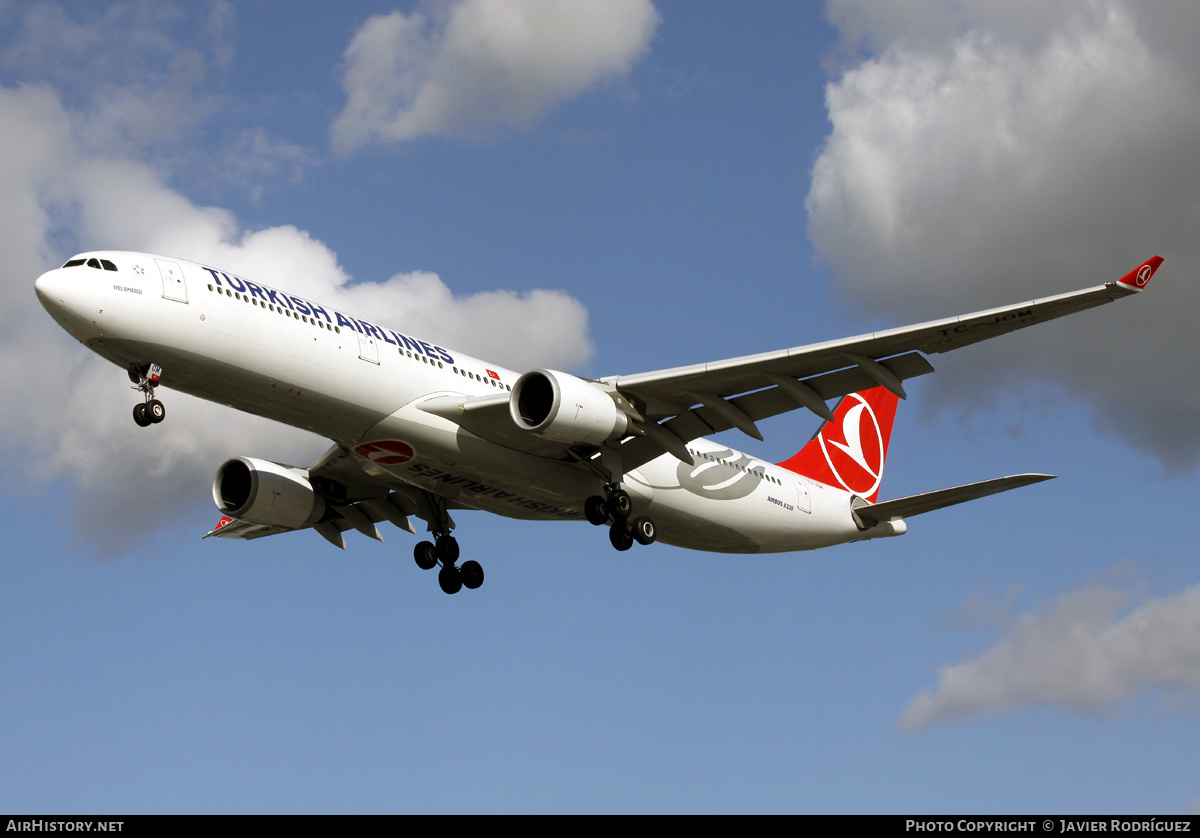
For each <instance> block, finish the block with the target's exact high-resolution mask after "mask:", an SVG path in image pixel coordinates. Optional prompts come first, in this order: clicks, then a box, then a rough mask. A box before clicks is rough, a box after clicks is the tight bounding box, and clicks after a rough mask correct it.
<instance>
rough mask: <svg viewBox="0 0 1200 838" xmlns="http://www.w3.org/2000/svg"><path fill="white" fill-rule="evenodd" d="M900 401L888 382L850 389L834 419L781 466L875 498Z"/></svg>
mask: <svg viewBox="0 0 1200 838" xmlns="http://www.w3.org/2000/svg"><path fill="white" fill-rule="evenodd" d="M898 402H899V399H898V398H897V397H896V395H895V394H894V393H891V392H889V391H888V390H885V389H884V388H883V387H873V388H871V389H870V390H864V391H862V392H861V393H851V394H850V395H848V396H846V397H845V398H844V399H842V400H841V401H840V402H839V403H838V406H837V409H836V410H835V411H834V412H833V421H832V422H826V423H825V424H823V425H821V428H820V430H818V431H817V433H816V435H815V436H813V438H812V439H810V440H809V441H808V444H807V445H805V446H804V448H802V449H801V450H800V452H799V453H797V454H796V455H795V456H794V457H792V458H791V459H789V460H784V461H783V462H782V463H779V465H780V466H782V467H783V468H786V469H789V470H790V471H794V472H796V473H797V474H803V475H804V476H805V477H810V478H812V479H813V480H819V481H820V482H822V483H825V484H827V485H829V486H836V487H837V488H839V489H845V490H846V491H847V492H852V493H853V494H856V495H858V496H859V497H861V498H864V499H866V500H868V501H870V502H871V503H874V502H875V499H876V498H877V497H879V484H880V482H881V481H882V480H883V466H884V463H885V462H886V461H887V450H888V441H889V440H890V439H891V438H892V423H893V421H895V418H896V404H897V403H898Z"/></svg>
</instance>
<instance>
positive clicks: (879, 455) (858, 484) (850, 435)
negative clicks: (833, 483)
mask: <svg viewBox="0 0 1200 838" xmlns="http://www.w3.org/2000/svg"><path fill="white" fill-rule="evenodd" d="M848 398H851V399H856V400H857V401H858V404H856V405H854V406H853V407H851V408H850V409H849V410H847V411H846V413H845V414H844V415H843V417H842V438H843V439H845V440H846V441H845V442H844V443H842V442H834V441H833V440H826V439H825V430H822V431H821V434H820V436H819V437H818V439H819V440H820V442H821V453H823V454H824V455H825V462H826V463H828V464H829V470H830V471H832V472H833V476H834V477H836V478H837V481H838V483H841V484H842V488H844V489H845V490H846V491H847V492H853V493H854V494H857V495H862V496H863V497H870V496H871V495H873V494H874V493H875V490H876V489H878V488H879V481H880V479H881V478H882V477H883V432H882V431H881V430H880V429H879V420H878V419H877V418H876V417H875V411H874V410H872V409H871V405H869V404H867V401H866V399H864V398H863V397H862V396H860V395H859V394H858V393H851V394H850V395H849V396H848ZM864 412H865V413H866V414H867V416H869V417H871V427H872V428H873V429H874V431H875V440H874V442H875V444H874V446H872V448H871V458H872V459H876V462H875V464H874V466H872V464H871V463H870V462H868V460H867V453H866V452H865V451H864V450H863V438H862V415H863V413H864ZM827 445H832V446H833V447H834V448H836V449H837V450H839V451H841V452H842V453H843V454H845V455H846V456H847V457H849V458H850V460H851V461H852V462H853V463H854V464H855V465H857V466H858V467H859V468H860V469H862V471H863V475H858V476H857V479H856V476H853V475H852V476H850V478H849V479H847V477H845V476H843V474H842V471H847V470H848V469H847V465H846V464H845V463H843V467H842V471H838V467H837V466H835V465H834V464H833V461H834V459H835V458H834V457H831V456H830V454H829V449H828V448H827V447H826V446H827ZM868 484H869V485H868Z"/></svg>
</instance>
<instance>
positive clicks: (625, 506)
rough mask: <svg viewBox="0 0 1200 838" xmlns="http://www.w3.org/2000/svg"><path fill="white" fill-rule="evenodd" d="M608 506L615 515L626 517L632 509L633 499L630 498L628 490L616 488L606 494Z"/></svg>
mask: <svg viewBox="0 0 1200 838" xmlns="http://www.w3.org/2000/svg"><path fill="white" fill-rule="evenodd" d="M608 508H609V510H610V511H611V512H612V513H613V514H614V515H616V516H618V517H620V518H628V517H629V513H630V512H632V511H633V501H632V500H630V498H629V493H628V492H626V491H625V490H624V489H617V490H616V491H615V492H613V493H612V494H611V495H609V496H608Z"/></svg>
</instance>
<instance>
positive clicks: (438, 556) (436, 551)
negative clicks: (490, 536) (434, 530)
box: [413, 533, 483, 594]
mask: <svg viewBox="0 0 1200 838" xmlns="http://www.w3.org/2000/svg"><path fill="white" fill-rule="evenodd" d="M413 558H414V559H416V560H417V567H419V568H421V570H433V569H434V568H435V567H436V566H437V565H438V564H441V566H442V569H441V570H439V571H438V584H439V585H441V586H442V590H443V591H445V592H446V593H448V594H456V593H458V592H459V591H460V590H462V589H463V588H467V589H468V590H472V591H473V590H475V589H476V588H478V587H479V586H480V585H482V584H483V566H482V565H480V564H479V562H477V561H474V560H469V561H465V562H463V563H462V564H461V565H456V564H455V562H456V561H458V540H457V539H456V538H455V537H454V536H452V535H450V534H449V533H444V534H441V535H438V536H437V538H436V539H435V540H434V541H422V542H420V543H419V544H418V545H417V546H416V547H415V548H414V549H413Z"/></svg>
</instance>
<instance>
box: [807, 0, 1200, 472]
mask: <svg viewBox="0 0 1200 838" xmlns="http://www.w3.org/2000/svg"><path fill="white" fill-rule="evenodd" d="M829 16H830V19H831V20H832V21H833V22H834V23H835V24H836V25H838V26H839V27H840V28H841V32H842V35H843V38H844V41H845V44H846V45H848V46H849V47H850V48H853V47H855V46H865V47H866V48H869V49H871V50H873V52H872V53H870V54H869V55H867V56H865V57H864V56H862V55H858V56H854V57H852V58H851V59H850V61H849V63H848V64H846V66H847V69H846V70H845V72H844V73H843V74H842V75H841V76H839V77H838V78H837V79H836V80H835V81H834V82H832V83H831V84H830V85H829V86H828V88H827V92H826V102H827V107H828V110H829V117H830V120H831V122H832V126H833V127H832V130H831V133H830V135H829V137H828V139H827V142H826V144H825V146H824V147H823V148H822V150H821V152H820V154H819V156H818V158H817V161H816V163H815V165H814V170H813V180H812V185H811V189H810V192H809V195H808V201H807V206H808V211H809V223H810V226H809V235H810V236H811V238H812V239H813V241H814V242H815V243H816V245H817V246H818V248H819V250H820V252H821V254H822V255H823V257H824V258H825V259H826V260H827V261H828V262H829V263H830V265H831V266H832V268H833V271H834V275H835V277H836V279H837V281H838V282H839V284H840V285H841V287H842V288H843V289H844V291H845V292H846V294H847V295H848V296H849V297H850V298H851V299H852V300H854V301H855V302H856V303H857V304H858V305H859V306H860V307H861V309H862V310H863V311H864V312H865V313H869V314H871V315H880V314H882V315H884V316H887V317H888V318H890V319H893V320H897V321H904V320H907V319H909V318H917V319H926V318H929V317H933V316H938V315H945V314H953V313H958V312H960V311H968V310H971V309H972V308H978V307H985V306H988V305H993V304H1000V303H1002V302H1015V301H1017V300H1019V299H1023V298H1027V297H1033V296H1039V295H1046V294H1049V293H1055V292H1059V291H1066V290H1071V289H1072V288H1075V287H1082V286H1084V285H1088V284H1098V283H1099V282H1102V281H1109V280H1113V279H1116V278H1118V277H1119V276H1121V275H1122V274H1123V273H1124V272H1125V271H1126V270H1128V269H1129V268H1131V267H1133V266H1134V265H1136V264H1137V263H1138V262H1140V261H1141V260H1142V259H1145V258H1147V257H1149V256H1150V255H1152V254H1154V253H1156V252H1157V253H1160V254H1161V255H1162V256H1164V257H1166V259H1167V263H1166V265H1165V266H1164V268H1163V271H1162V272H1161V273H1160V275H1159V278H1158V279H1156V283H1155V285H1154V286H1152V287H1151V289H1150V291H1149V292H1148V293H1147V294H1145V295H1144V296H1142V297H1140V298H1138V299H1136V300H1130V301H1126V302H1123V303H1119V304H1118V305H1116V306H1113V307H1112V308H1111V309H1106V310H1103V311H1101V312H1092V313H1087V314H1083V315H1079V316H1077V317H1075V318H1071V319H1069V320H1066V321H1059V322H1057V323H1055V324H1052V325H1048V326H1044V327H1038V328H1037V329H1035V330H1033V331H1031V332H1023V333H1021V334H1020V335H1018V336H1014V337H1011V338H1005V339H1003V340H1001V341H998V342H996V343H994V344H989V345H988V346H987V347H986V348H985V349H981V350H972V353H973V360H972V361H971V363H970V365H969V368H967V367H964V366H963V365H962V364H959V363H958V362H955V365H956V366H958V367H959V368H961V369H963V372H961V373H959V374H949V375H947V374H946V373H944V372H943V373H942V374H941V375H940V376H937V377H935V378H937V379H938V380H936V381H934V382H933V386H934V388H935V389H936V391H937V393H936V397H937V398H938V399H939V400H941V401H949V400H956V399H957V400H958V402H959V403H960V404H968V403H969V404H986V403H988V401H989V399H995V398H998V397H999V393H1000V391H1001V390H1002V388H1004V387H1005V386H1007V387H1008V388H1009V389H1011V388H1013V387H1016V386H1020V384H1021V383H1023V382H1025V381H1027V380H1029V379H1031V378H1035V377H1036V378H1042V379H1044V380H1048V381H1050V382H1053V383H1055V384H1057V385H1059V386H1061V387H1063V388H1065V389H1067V390H1069V391H1071V392H1073V393H1074V394H1076V395H1077V396H1079V397H1080V398H1082V399H1084V400H1086V401H1088V402H1090V403H1091V404H1092V405H1093V407H1094V409H1095V411H1096V414H1095V415H1096V417H1097V422H1098V423H1099V424H1100V425H1101V426H1102V427H1104V428H1106V429H1109V430H1111V431H1114V432H1116V433H1118V434H1119V435H1121V436H1122V437H1123V438H1125V439H1126V440H1127V441H1129V442H1130V443H1131V444H1133V445H1135V446H1137V447H1140V448H1142V449H1143V450H1145V451H1148V452H1150V453H1153V454H1154V455H1155V456H1157V457H1159V458H1160V459H1161V460H1162V461H1163V462H1164V463H1165V464H1166V465H1167V466H1168V467H1170V468H1186V467H1190V466H1191V465H1193V464H1194V463H1195V462H1196V460H1197V457H1198V456H1200V430H1198V429H1200V372H1198V371H1197V368H1196V367H1195V366H1194V365H1191V366H1189V365H1186V364H1183V365H1181V364H1180V363H1179V359H1180V358H1189V357H1194V356H1196V355H1198V354H1200V330H1196V329H1195V328H1194V322H1195V320H1196V317H1197V315H1200V286H1198V285H1196V284H1195V283H1194V282H1191V281H1190V276H1191V274H1192V273H1193V270H1192V265H1194V264H1195V263H1196V261H1197V260H1198V259H1200V240H1198V239H1197V238H1196V236H1195V234H1194V230H1195V228H1196V223H1197V221H1198V220H1200V168H1198V167H1197V166H1196V164H1195V161H1196V160H1197V159H1200V53H1197V52H1196V51H1195V50H1194V49H1193V48H1192V46H1191V39H1190V38H1187V37H1184V36H1183V35H1182V34H1181V32H1190V33H1192V34H1193V35H1194V33H1195V32H1196V31H1200V7H1197V6H1195V5H1194V4H1181V5H1179V6H1177V7H1174V6H1172V7H1170V8H1168V4H1126V3H1124V2H1121V0H1079V2H1065V3H1053V4H1038V3H1019V4H991V3H981V2H966V3H959V4H945V3H935V2H932V0H930V1H929V2H924V3H916V4H911V3H888V2H885V3H879V2H870V3H863V2H851V1H850V0H839V2H833V3H831V4H830V6H829ZM943 365H944V366H949V363H948V362H943Z"/></svg>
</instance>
